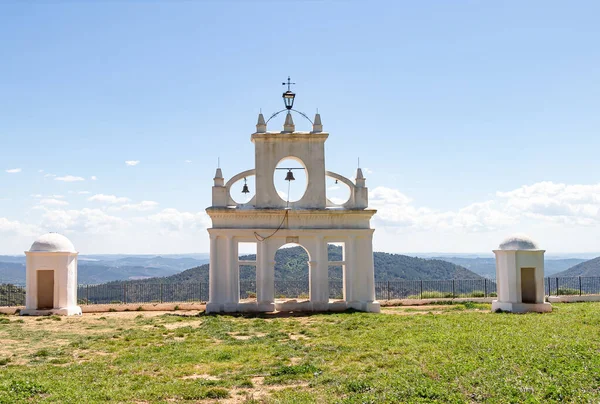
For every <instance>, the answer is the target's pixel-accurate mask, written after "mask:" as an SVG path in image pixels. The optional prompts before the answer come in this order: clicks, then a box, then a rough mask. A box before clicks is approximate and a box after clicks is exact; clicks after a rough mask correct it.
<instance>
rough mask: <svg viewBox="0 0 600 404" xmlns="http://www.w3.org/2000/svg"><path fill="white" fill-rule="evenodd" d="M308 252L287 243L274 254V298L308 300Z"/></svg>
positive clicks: (299, 246) (296, 245) (294, 244)
mask: <svg viewBox="0 0 600 404" xmlns="http://www.w3.org/2000/svg"><path fill="white" fill-rule="evenodd" d="M309 259H310V257H309V255H308V252H307V251H306V249H305V248H304V247H302V246H301V245H300V244H296V243H288V244H285V245H283V246H282V247H280V248H279V249H278V250H277V252H276V253H275V298H276V299H298V300H309V299H310V292H309V284H308V261H309Z"/></svg>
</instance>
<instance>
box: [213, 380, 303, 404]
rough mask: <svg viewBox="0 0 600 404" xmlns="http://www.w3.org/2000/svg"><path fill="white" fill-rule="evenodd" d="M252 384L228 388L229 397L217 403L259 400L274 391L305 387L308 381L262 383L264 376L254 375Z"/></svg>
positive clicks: (230, 403) (232, 403) (238, 403)
mask: <svg viewBox="0 0 600 404" xmlns="http://www.w3.org/2000/svg"><path fill="white" fill-rule="evenodd" d="M251 380H252V384H253V385H254V387H251V388H243V389H242V388H233V389H231V390H229V394H230V397H229V398H226V399H222V400H219V401H218V402H219V403H226V404H240V403H245V402H247V401H250V400H256V401H261V400H263V399H265V398H267V397H268V396H269V395H271V393H273V392H275V391H280V390H285V389H297V388H302V389H307V388H308V383H306V382H304V383H297V384H284V385H281V384H275V385H270V384H264V381H265V378H264V377H263V376H256V377H253V378H252V379H251Z"/></svg>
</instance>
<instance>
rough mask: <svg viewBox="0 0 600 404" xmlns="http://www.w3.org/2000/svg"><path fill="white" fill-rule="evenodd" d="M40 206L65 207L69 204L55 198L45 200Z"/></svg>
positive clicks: (40, 202)
mask: <svg viewBox="0 0 600 404" xmlns="http://www.w3.org/2000/svg"><path fill="white" fill-rule="evenodd" d="M38 203H39V204H40V205H48V206H65V205H68V204H69V202H67V201H63V200H60V199H55V198H44V199H41V200H40V201H39V202H38Z"/></svg>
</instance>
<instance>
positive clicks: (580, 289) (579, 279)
mask: <svg viewBox="0 0 600 404" xmlns="http://www.w3.org/2000/svg"><path fill="white" fill-rule="evenodd" d="M579 296H581V276H580V277H579Z"/></svg>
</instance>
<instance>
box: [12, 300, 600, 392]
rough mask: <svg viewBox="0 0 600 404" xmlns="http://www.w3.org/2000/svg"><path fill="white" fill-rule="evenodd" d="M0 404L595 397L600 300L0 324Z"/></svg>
mask: <svg viewBox="0 0 600 404" xmlns="http://www.w3.org/2000/svg"><path fill="white" fill-rule="evenodd" d="M0 339H1V342H2V344H1V346H0V403H18V402H23V403H31V402H34V403H36V402H55V403H104V402H114V403H147V402H148V403H155V402H162V403H173V402H190V403H192V402H198V401H202V402H214V401H219V402H224V403H258V402H269V403H270V402H273V403H398V402H423V403H429V402H451V403H474V402H486V403H546V402H572V403H586V402H590V403H592V402H594V403H597V402H600V352H599V350H600V303H577V304H556V305H555V306H554V312H552V313H549V314H543V315H540V314H526V315H511V314H492V313H490V312H489V305H484V304H472V303H467V304H457V305H450V306H443V305H439V306H427V307H405V308H404V307H403V308H388V309H385V311H384V313H382V314H364V313H340V314H317V315H311V316H289V317H274V316H264V317H236V316H205V315H203V314H200V315H187V316H186V315H185V313H183V312H173V313H172V314H157V313H151V312H129V313H104V314H95V315H85V316H83V317H81V318H60V317H44V318H39V317H38V318H34V317H30V318H29V317H28V318H19V317H16V316H0Z"/></svg>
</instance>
